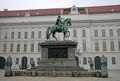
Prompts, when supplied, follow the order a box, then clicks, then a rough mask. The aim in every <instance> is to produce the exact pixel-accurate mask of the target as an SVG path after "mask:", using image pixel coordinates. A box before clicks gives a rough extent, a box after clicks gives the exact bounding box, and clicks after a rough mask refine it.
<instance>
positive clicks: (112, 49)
mask: <svg viewBox="0 0 120 81" xmlns="http://www.w3.org/2000/svg"><path fill="white" fill-rule="evenodd" d="M110 46H111V51H114V50H115V49H114V42H110Z"/></svg>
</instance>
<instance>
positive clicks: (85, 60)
mask: <svg viewBox="0 0 120 81" xmlns="http://www.w3.org/2000/svg"><path fill="white" fill-rule="evenodd" d="M83 64H85V65H86V64H87V58H86V57H83Z"/></svg>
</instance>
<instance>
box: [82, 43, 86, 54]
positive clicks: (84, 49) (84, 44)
mask: <svg viewBox="0 0 120 81" xmlns="http://www.w3.org/2000/svg"><path fill="white" fill-rule="evenodd" d="M83 51H84V52H85V51H86V41H83Z"/></svg>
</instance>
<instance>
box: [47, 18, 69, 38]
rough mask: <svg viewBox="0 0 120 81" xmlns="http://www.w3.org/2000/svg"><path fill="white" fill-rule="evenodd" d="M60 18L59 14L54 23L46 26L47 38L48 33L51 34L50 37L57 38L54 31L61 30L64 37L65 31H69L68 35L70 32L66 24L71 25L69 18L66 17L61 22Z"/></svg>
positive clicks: (48, 36)
mask: <svg viewBox="0 0 120 81" xmlns="http://www.w3.org/2000/svg"><path fill="white" fill-rule="evenodd" d="M61 19H62V18H61V16H58V18H57V20H56V23H55V25H53V26H49V27H48V28H47V36H46V38H47V39H49V40H50V35H51V34H52V37H53V38H55V39H56V40H57V38H56V37H55V33H56V32H63V34H64V39H65V35H66V33H69V35H70V32H69V31H68V26H71V19H70V18H66V19H65V20H64V21H63V22H62V21H61Z"/></svg>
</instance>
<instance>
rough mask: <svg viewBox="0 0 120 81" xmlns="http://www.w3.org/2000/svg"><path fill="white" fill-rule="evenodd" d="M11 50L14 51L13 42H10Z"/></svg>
mask: <svg viewBox="0 0 120 81" xmlns="http://www.w3.org/2000/svg"><path fill="white" fill-rule="evenodd" d="M10 52H13V43H11V44H10Z"/></svg>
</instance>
